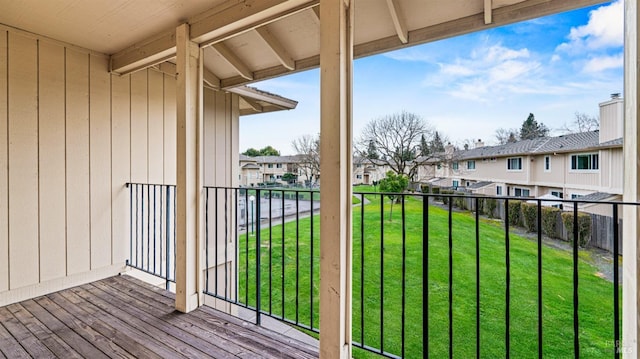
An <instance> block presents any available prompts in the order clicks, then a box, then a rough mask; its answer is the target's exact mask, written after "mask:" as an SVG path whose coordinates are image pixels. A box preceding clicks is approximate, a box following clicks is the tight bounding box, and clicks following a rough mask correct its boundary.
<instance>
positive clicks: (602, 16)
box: [557, 0, 624, 54]
mask: <svg viewBox="0 0 640 359" xmlns="http://www.w3.org/2000/svg"><path fill="white" fill-rule="evenodd" d="M567 38H568V40H569V41H568V42H565V43H562V44H560V45H559V46H558V47H557V50H558V51H564V52H567V53H572V54H579V53H583V52H585V51H594V50H605V49H611V48H617V47H620V46H622V45H623V42H624V4H623V2H622V0H617V1H616V2H614V3H611V4H610V5H606V6H602V7H599V8H597V9H595V10H593V11H591V12H590V13H589V21H588V22H587V24H586V25H582V26H577V27H573V28H571V31H570V32H569V35H568V36H567Z"/></svg>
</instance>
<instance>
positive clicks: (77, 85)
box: [66, 49, 91, 275]
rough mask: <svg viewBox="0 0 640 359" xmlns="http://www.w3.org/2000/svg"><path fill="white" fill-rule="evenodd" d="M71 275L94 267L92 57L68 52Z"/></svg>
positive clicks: (68, 213) (67, 107) (68, 189)
mask: <svg viewBox="0 0 640 359" xmlns="http://www.w3.org/2000/svg"><path fill="white" fill-rule="evenodd" d="M66 80H67V90H66V109H67V111H66V113H67V140H66V142H67V275H69V274H75V273H81V272H85V271H88V270H89V269H90V268H91V265H90V259H91V255H90V254H91V250H90V215H89V213H90V212H89V211H90V204H89V201H90V198H89V193H90V189H89V56H88V55H87V54H85V53H80V52H77V51H75V50H71V49H67V50H66Z"/></svg>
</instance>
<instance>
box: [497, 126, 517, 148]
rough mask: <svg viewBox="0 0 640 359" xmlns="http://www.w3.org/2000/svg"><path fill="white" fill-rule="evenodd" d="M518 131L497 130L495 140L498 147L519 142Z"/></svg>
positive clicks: (509, 129) (512, 129)
mask: <svg viewBox="0 0 640 359" xmlns="http://www.w3.org/2000/svg"><path fill="white" fill-rule="evenodd" d="M519 134H520V130H518V129H517V128H499V129H497V130H496V134H495V136H496V140H497V141H498V144H499V145H504V144H507V143H509V142H516V141H518V140H519Z"/></svg>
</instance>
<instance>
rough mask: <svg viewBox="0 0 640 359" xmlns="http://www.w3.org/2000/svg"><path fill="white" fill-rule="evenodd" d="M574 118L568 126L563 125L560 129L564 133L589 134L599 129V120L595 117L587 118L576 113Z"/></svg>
mask: <svg viewBox="0 0 640 359" xmlns="http://www.w3.org/2000/svg"><path fill="white" fill-rule="evenodd" d="M574 116H575V117H574V120H573V122H572V123H571V124H569V125H567V124H565V125H564V127H563V128H562V130H563V131H564V132H565V133H582V132H591V131H595V130H597V129H599V128H600V119H599V118H598V117H597V116H589V115H587V114H586V113H583V112H577V111H576V113H575V114H574Z"/></svg>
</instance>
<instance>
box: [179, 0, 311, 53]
mask: <svg viewBox="0 0 640 359" xmlns="http://www.w3.org/2000/svg"><path fill="white" fill-rule="evenodd" d="M317 3H318V0H235V1H227V2H224V3H223V4H221V5H219V6H217V7H215V8H213V9H211V10H209V11H207V12H205V13H204V14H201V15H199V16H198V17H196V18H193V19H190V23H191V24H192V25H191V39H192V40H193V41H196V42H198V43H199V44H201V46H207V45H210V44H213V43H216V42H220V41H224V40H226V39H228V38H230V37H232V36H235V35H237V34H241V33H244V32H247V31H250V30H253V29H255V28H257V27H260V26H264V25H266V24H269V23H271V22H274V21H277V20H279V19H281V18H283V17H286V16H290V15H292V14H295V13H298V12H300V11H303V10H306V9H308V8H309V7H311V6H313V5H315V4H317Z"/></svg>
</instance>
